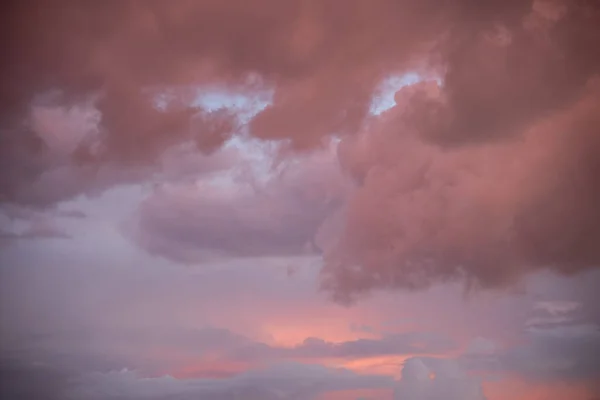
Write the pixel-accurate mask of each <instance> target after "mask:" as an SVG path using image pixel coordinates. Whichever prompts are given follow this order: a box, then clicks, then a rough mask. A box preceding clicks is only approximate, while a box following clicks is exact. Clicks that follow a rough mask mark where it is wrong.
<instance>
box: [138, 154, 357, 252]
mask: <svg viewBox="0 0 600 400" xmlns="http://www.w3.org/2000/svg"><path fill="white" fill-rule="evenodd" d="M259 158H260V157H259ZM263 163H264V160H262V161H261V160H259V162H258V164H263ZM251 166H252V165H251V164H246V163H244V164H243V165H242V166H241V167H240V168H241V169H242V170H241V171H238V172H240V174H242V178H241V179H238V178H236V177H235V176H234V177H233V179H231V177H229V178H227V177H223V176H221V177H218V176H217V177H216V178H215V179H209V180H204V181H200V182H196V183H191V184H183V185H165V186H163V187H160V188H158V189H157V190H156V191H155V192H154V193H152V194H151V195H150V196H149V197H148V198H147V199H146V200H145V201H144V202H143V203H142V204H141V206H140V209H139V212H138V214H137V216H136V217H135V218H134V221H133V222H132V223H131V226H130V233H131V235H132V236H133V238H134V239H135V240H136V241H137V242H138V243H139V244H141V246H142V247H144V248H146V249H147V250H148V251H150V252H151V253H154V254H158V255H163V256H165V257H167V258H170V259H173V260H176V261H181V262H198V261H202V260H204V259H207V258H210V257H215V256H223V255H228V256H264V255H293V254H302V253H307V252H313V251H315V250H316V248H315V245H314V240H313V239H314V236H315V234H316V232H317V230H318V228H319V226H320V225H321V223H322V222H323V221H324V219H325V218H326V217H327V216H328V215H329V214H330V213H331V212H332V211H333V210H335V209H336V208H337V207H339V206H340V204H341V202H342V200H343V199H344V197H345V195H346V193H347V192H348V191H349V189H350V188H349V186H348V182H346V180H345V179H344V177H343V176H342V174H341V173H340V170H339V168H338V164H337V160H336V158H335V156H334V153H333V150H332V149H331V148H327V149H324V150H321V151H318V152H315V153H311V154H309V155H306V156H302V157H298V158H296V159H294V160H292V161H289V160H288V161H284V162H283V164H281V165H280V166H279V169H278V170H277V171H276V172H275V173H274V174H268V175H267V176H266V178H265V177H264V174H261V173H260V172H259V171H258V172H256V176H252V177H250V179H248V177H249V174H253V173H252V172H251V170H250V167H251ZM258 167H260V165H258ZM244 168H248V170H244ZM234 175H235V174H234Z"/></svg>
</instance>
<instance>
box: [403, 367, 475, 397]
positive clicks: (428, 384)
mask: <svg viewBox="0 0 600 400" xmlns="http://www.w3.org/2000/svg"><path fill="white" fill-rule="evenodd" d="M394 399H397V400H485V399H486V397H485V396H484V394H483V390H482V388H481V384H480V382H479V381H478V380H477V379H475V378H472V377H469V376H468V375H467V374H466V373H465V372H464V371H462V370H461V368H460V367H459V366H458V364H456V362H455V361H452V360H431V359H420V358H411V359H409V360H407V361H406V362H405V363H404V367H403V368H402V378H401V379H400V381H399V382H398V383H397V384H396V388H395V392H394Z"/></svg>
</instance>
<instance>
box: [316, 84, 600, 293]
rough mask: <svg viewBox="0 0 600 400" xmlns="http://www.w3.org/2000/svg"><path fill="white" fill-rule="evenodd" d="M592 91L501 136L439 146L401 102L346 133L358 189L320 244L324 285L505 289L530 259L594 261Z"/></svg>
mask: <svg viewBox="0 0 600 400" xmlns="http://www.w3.org/2000/svg"><path fill="white" fill-rule="evenodd" d="M437 86H438V84H437V83H435V82H421V83H417V84H416V85H414V86H413V87H406V88H403V89H401V91H400V93H399V94H398V95H397V97H403V96H404V95H405V94H408V95H409V96H412V93H419V92H428V91H435V90H434V89H432V88H435V87H437ZM437 90H439V89H437ZM443 90H447V89H446V88H444V89H443ZM599 95H600V91H599V90H598V86H597V84H596V83H593V82H591V83H590V84H589V85H588V88H587V94H586V95H585V97H583V98H582V99H580V100H578V101H577V102H576V103H575V104H574V105H572V106H571V105H570V106H569V107H568V108H567V109H566V110H563V111H561V112H560V113H555V114H554V115H551V116H547V117H545V118H539V119H535V120H533V121H531V122H530V124H529V125H528V127H527V129H524V130H523V131H520V132H519V134H518V135H517V136H516V137H512V138H511V137H507V138H504V139H503V140H502V141H491V142H490V141H488V142H484V143H479V144H473V143H471V144H469V145H465V146H458V147H449V148H448V147H440V146H439V145H438V144H433V143H431V142H430V141H428V140H423V138H422V135H421V133H422V132H421V131H419V130H414V129H413V128H412V127H411V126H410V124H407V123H406V109H405V108H403V107H402V106H401V105H398V106H396V107H395V108H394V109H392V110H390V111H388V112H386V113H384V114H383V115H382V117H381V118H380V119H379V120H376V121H374V122H373V123H372V124H370V125H369V126H367V127H366V128H365V129H364V131H363V132H362V133H361V134H359V135H357V136H355V137H352V138H346V139H344V140H343V141H342V142H341V143H340V151H339V154H340V161H341V164H342V166H343V167H344V169H345V171H347V172H348V173H350V174H351V175H352V176H353V177H354V180H355V181H356V183H357V185H358V189H357V190H356V192H355V193H354V194H353V196H352V197H351V198H350V199H349V200H348V202H347V204H346V207H345V209H344V214H343V221H344V223H343V224H342V226H343V228H342V229H341V230H340V232H339V233H338V236H337V238H336V241H333V242H332V244H331V245H330V246H329V249H328V251H326V252H325V262H326V265H325V267H324V271H323V272H324V273H323V277H324V285H325V287H326V288H327V289H330V290H331V291H332V292H333V293H334V295H335V296H336V297H337V298H338V299H340V300H348V299H351V298H352V297H353V296H355V295H357V294H360V293H363V292H366V291H368V290H370V289H372V288H404V289H415V288H416V289H419V288H424V287H428V286H430V285H431V284H433V283H438V282H443V281H448V280H456V279H466V280H467V282H468V283H469V284H470V285H471V287H488V288H489V287H502V286H506V285H510V284H513V283H514V282H515V281H516V280H517V279H519V278H520V277H521V276H522V275H523V274H526V273H528V272H531V271H535V270H538V269H545V268H549V269H553V270H555V271H558V272H562V273H577V272H580V271H582V270H585V269H590V268H595V267H596V266H597V265H598V262H599V261H600V253H598V252H597V247H595V246H593V245H592V243H593V242H594V241H595V240H596V239H593V238H596V237H598V235H600V231H598V230H597V227H598V226H600V225H598V224H596V222H592V221H597V220H598V213H597V209H596V207H595V206H594V204H596V203H597V198H598V193H597V190H596V188H597V187H598V185H597V184H596V181H595V178H594V176H597V175H596V174H595V173H594V172H593V171H595V170H596V167H597V165H596V162H595V161H594V160H595V156H592V154H595V151H596V150H597V149H598V147H597V144H598V141H597V135H596V133H595V128H594V126H596V123H595V122H594V121H596V118H597V113H595V111H594V108H595V104H598V96H599ZM407 107H408V106H407ZM409 108H410V107H409ZM575 176H576V177H577V179H573V177H575ZM582 238H585V239H582Z"/></svg>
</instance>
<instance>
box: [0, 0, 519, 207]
mask: <svg viewBox="0 0 600 400" xmlns="http://www.w3.org/2000/svg"><path fill="white" fill-rule="evenodd" d="M528 3H529V2H519V1H509V2H499V1H498V2H493V3H490V4H489V5H485V6H482V5H478V4H474V3H472V2H470V1H467V0H460V1H455V2H452V3H448V4H445V5H444V6H443V7H440V5H439V4H437V3H436V2H430V1H427V2H421V1H419V2H416V1H412V0H403V1H400V2H398V1H392V0H377V1H375V2H370V3H369V4H368V5H366V4H365V3H363V2H362V1H359V0H353V1H350V2H345V3H344V5H343V6H340V5H339V4H338V3H337V2H336V1H332V0H328V1H325V2H314V1H311V0H293V1H288V2H285V3H281V2H278V1H275V0H260V1H259V2H258V3H253V4H252V5H249V4H247V2H244V1H240V0H228V1H225V2H221V1H213V0H211V1H207V2H201V3H197V4H196V3H193V2H187V1H182V2H179V3H177V4H164V3H162V2H159V1H151V2H143V3H141V2H135V1H125V2H117V3H110V4H109V3H106V4H104V3H103V4H101V5H93V6H91V5H87V4H83V3H81V4H79V3H75V2H71V1H68V0H65V1H61V2H60V3H58V4H55V5H54V6H53V7H49V6H48V5H47V4H45V3H44V2H43V1H40V2H36V3H35V4H28V5H23V4H20V3H18V2H12V3H11V4H10V5H7V6H6V7H5V8H4V12H3V13H2V18H3V20H2V37H4V38H5V39H4V41H3V45H2V50H1V52H2V53H1V54H0V56H1V57H0V58H1V59H2V65H1V66H0V68H1V70H2V95H1V96H2V97H1V98H0V104H2V110H3V111H2V116H0V121H1V122H0V123H1V125H2V136H1V140H2V146H1V148H2V153H1V157H0V158H1V159H2V160H3V168H2V170H3V174H2V186H3V190H2V195H3V196H4V197H7V198H9V199H11V198H14V196H15V192H18V190H19V188H21V187H23V186H25V185H27V184H28V183H30V182H31V181H32V180H35V178H36V177H38V176H39V175H40V174H42V173H44V172H45V171H46V169H47V167H46V166H45V163H44V162H43V161H44V160H45V158H46V153H47V152H48V148H47V147H48V146H49V147H51V148H57V146H58V147H60V149H61V150H62V151H72V152H73V154H72V155H73V158H75V159H76V160H78V161H79V162H82V163H85V164H88V163H95V162H107V161H113V162H117V163H119V164H125V165H129V164H132V163H133V164H140V163H141V164H144V163H148V162H152V161H153V160H154V159H155V158H156V157H157V156H158V155H159V154H160V153H161V152H162V151H163V150H164V149H165V148H166V147H169V146H171V145H174V144H176V143H178V142H180V141H182V140H189V139H190V138H194V139H195V142H196V143H197V144H198V147H199V150H201V151H204V152H210V151H214V149H216V148H218V147H219V146H220V145H221V144H223V142H224V141H225V140H227V138H229V137H230V136H231V135H232V134H234V133H235V132H236V131H237V129H238V127H239V126H238V125H239V121H238V118H237V116H236V115H235V114H231V113H224V112H216V113H215V112H210V111H208V110H207V109H204V108H202V107H196V106H191V104H193V101H192V100H193V97H194V95H195V94H194V93H195V88H197V87H202V86H205V85H210V86H213V87H214V86H217V87H222V88H229V89H230V88H232V87H234V88H237V89H238V90H239V91H242V92H255V91H257V90H258V91H260V90H264V89H265V87H267V88H272V89H273V90H274V103H273V104H272V105H271V106H269V107H268V108H267V109H265V110H264V111H263V112H261V113H260V114H259V115H258V116H256V118H254V119H253V120H252V121H251V122H250V130H251V132H252V134H253V135H255V136H257V137H260V138H263V139H289V140H290V142H291V143H292V145H293V146H294V147H296V148H301V147H310V146H314V145H316V144H318V143H319V142H320V139H321V138H323V137H324V136H328V135H330V134H343V133H348V132H352V131H354V130H356V129H357V128H358V127H359V126H360V125H361V123H362V121H363V120H364V118H365V116H366V115H367V114H368V110H369V105H370V101H371V96H372V94H373V92H374V91H375V89H376V88H377V87H378V85H379V83H380V82H381V80H382V79H384V78H387V77H388V76H389V75H390V74H395V73H398V72H403V71H405V70H407V69H408V68H413V67H414V66H415V65H416V64H422V62H423V59H424V58H425V55H426V54H427V53H428V52H429V51H431V50H432V49H433V51H434V52H435V53H436V54H437V53H440V55H442V56H443V58H444V59H445V58H446V54H445V52H442V51H439V50H438V49H437V46H438V45H442V44H444V43H442V42H445V40H442V39H443V38H446V37H447V36H449V37H451V38H457V37H462V36H461V35H464V34H465V32H464V31H465V30H466V31H468V33H469V34H470V33H472V32H471V31H478V30H480V29H481V28H480V26H487V25H490V24H492V25H493V24H502V23H504V24H505V25H507V26H508V27H512V26H513V25H515V21H516V20H518V18H519V16H525V15H526V14H527V13H528V12H529V8H528ZM449 43H453V42H452V41H449ZM446 47H447V46H446ZM444 48H445V47H444ZM437 67H438V65H435V66H433V67H432V68H433V69H436V68H437ZM165 93H169V94H170V95H169V96H166V97H163V100H165V101H163V102H161V104H160V106H159V105H158V104H157V102H156V101H155V100H156V97H157V96H161V95H163V94H165ZM40 98H41V99H43V101H44V102H46V103H50V104H51V105H53V106H59V107H79V106H80V105H82V104H87V103H89V102H92V103H93V104H94V107H95V108H96V111H97V112H96V114H95V115H96V117H97V122H98V135H97V136H98V137H97V138H96V140H82V141H78V140H73V139H74V137H75V136H73V135H71V134H70V133H68V132H70V128H68V127H62V128H61V129H62V130H63V131H64V132H63V133H62V134H61V135H62V136H63V138H62V139H60V140H58V141H57V140H55V139H56V138H54V139H52V141H51V143H50V144H48V136H44V135H40V134H39V132H37V131H36V129H37V127H39V123H33V124H31V123H28V118H27V115H28V114H29V113H30V110H31V108H32V107H33V106H36V104H37V103H38V102H39V101H42V100H40ZM42 114H43V113H42ZM40 118H41V119H43V120H45V121H46V122H48V121H49V120H52V119H53V118H54V117H53V116H49V115H40V113H39V112H38V113H37V114H36V119H40ZM75 144H77V145H76V148H75V150H74V151H73V146H74V145H75ZM9 170H10V172H5V171H9Z"/></svg>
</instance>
